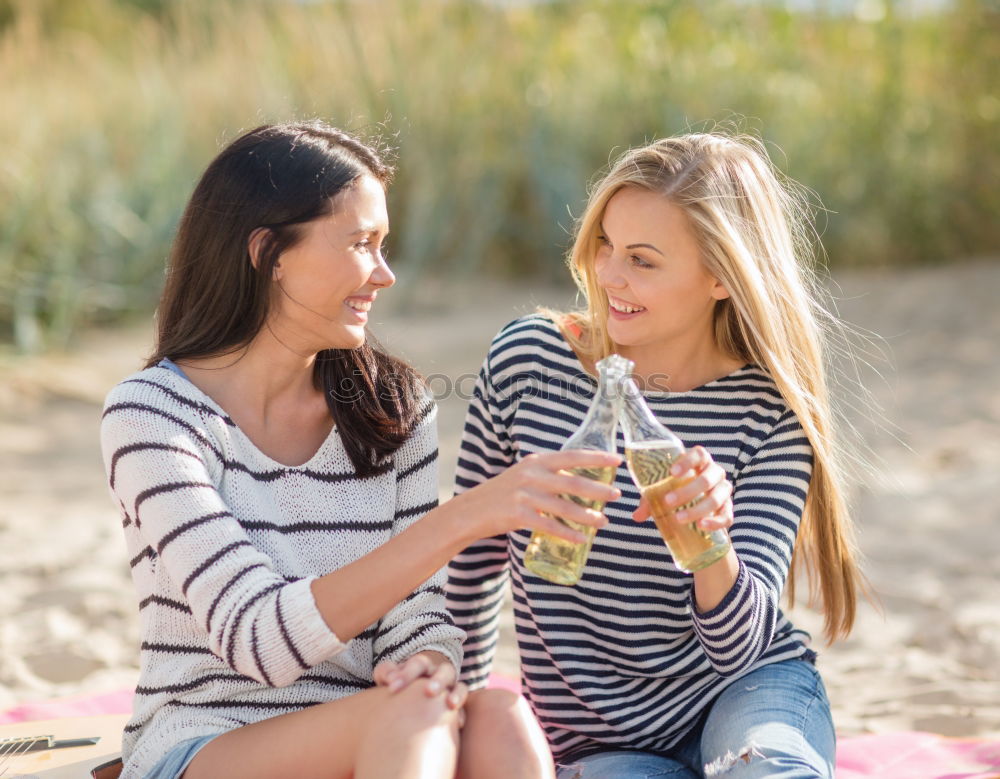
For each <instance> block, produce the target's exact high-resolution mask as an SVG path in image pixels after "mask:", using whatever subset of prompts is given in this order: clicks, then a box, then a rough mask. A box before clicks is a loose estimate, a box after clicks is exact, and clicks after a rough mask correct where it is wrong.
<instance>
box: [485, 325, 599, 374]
mask: <svg viewBox="0 0 1000 779" xmlns="http://www.w3.org/2000/svg"><path fill="white" fill-rule="evenodd" d="M487 362H488V365H489V369H490V373H491V374H492V375H493V376H498V375H502V374H509V373H511V372H515V373H516V372H518V371H521V370H532V369H542V370H546V371H548V370H561V371H568V372H570V373H573V374H575V373H578V372H580V364H579V360H577V358H576V354H575V353H574V352H573V350H572V348H571V347H570V345H569V344H568V343H567V342H566V339H565V338H564V337H563V334H562V333H561V332H560V331H559V327H558V326H557V325H556V323H555V322H553V321H552V320H551V319H550V318H549V317H547V316H545V315H543V314H529V315H527V316H522V317H520V318H518V319H515V320H514V321H512V322H509V323H507V324H506V325H504V327H502V328H501V329H500V331H499V332H498V333H497V334H496V336H494V338H493V342H492V343H491V344H490V351H489V355H488V356H487Z"/></svg>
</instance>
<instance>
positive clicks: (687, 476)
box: [664, 446, 733, 531]
mask: <svg viewBox="0 0 1000 779" xmlns="http://www.w3.org/2000/svg"><path fill="white" fill-rule="evenodd" d="M670 474H671V475H672V476H674V477H675V478H676V479H677V480H678V481H679V482H680V485H679V486H677V487H676V488H675V489H673V490H671V491H670V492H669V493H667V494H666V495H665V496H664V500H665V501H666V502H667V505H668V506H672V507H673V506H677V507H680V508H679V510H678V511H677V513H676V515H675V516H676V519H677V521H678V522H683V523H688V522H694V523H697V525H698V527H700V528H701V529H703V530H707V531H711V530H718V529H720V528H725V527H729V526H730V525H732V523H733V504H732V494H733V485H732V484H731V483H730V481H729V479H728V477H727V476H726V472H725V470H724V469H723V468H722V466H720V465H719V464H718V463H716V462H715V461H714V460H713V459H712V455H710V454H709V453H708V451H707V450H706V449H705V448H704V447H701V446H696V447H694V448H692V449H689V450H688V451H686V452H685V453H684V454H683V455H682V456H681V457H679V458H678V459H677V462H675V463H674V464H673V466H672V467H671V469H670Z"/></svg>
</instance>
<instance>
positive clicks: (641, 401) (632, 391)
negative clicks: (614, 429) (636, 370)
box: [621, 379, 683, 448]
mask: <svg viewBox="0 0 1000 779" xmlns="http://www.w3.org/2000/svg"><path fill="white" fill-rule="evenodd" d="M622 396H623V397H622V411H621V423H622V429H623V432H624V434H625V444H626V446H628V445H629V444H632V443H641V442H644V441H663V442H665V443H669V444H671V445H673V446H676V447H680V448H683V443H682V442H681V440H680V439H679V438H678V437H677V436H676V435H674V434H673V433H672V432H671V431H670V430H669V428H667V427H666V426H665V425H663V424H662V423H661V422H660V421H659V420H658V419H657V418H656V417H655V416H654V415H653V411H652V409H650V407H649V405H648V404H647V403H646V399H645V398H644V397H643V396H642V392H640V391H639V387H638V386H637V385H636V383H635V381H634V380H632V379H628V380H626V381H625V382H624V384H623V386H622Z"/></svg>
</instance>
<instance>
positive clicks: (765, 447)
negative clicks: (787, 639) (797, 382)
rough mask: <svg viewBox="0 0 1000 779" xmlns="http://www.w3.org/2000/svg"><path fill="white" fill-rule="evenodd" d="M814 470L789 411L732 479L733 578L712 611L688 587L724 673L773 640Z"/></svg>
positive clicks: (702, 633) (699, 628) (701, 630)
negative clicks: (704, 608)
mask: <svg viewBox="0 0 1000 779" xmlns="http://www.w3.org/2000/svg"><path fill="white" fill-rule="evenodd" d="M811 472H812V449H811V447H810V445H809V441H808V439H807V438H806V436H805V433H804V432H803V430H802V427H801V425H800V424H799V422H798V420H797V419H796V417H795V415H794V414H793V413H792V412H791V411H788V412H786V413H785V414H783V415H782V416H781V417H780V419H779V420H778V421H777V423H776V424H775V426H774V429H773V430H772V431H771V434H770V436H769V437H768V438H767V439H766V440H765V441H764V443H763V444H762V446H761V447H760V449H758V451H757V452H756V453H755V455H754V456H753V458H752V459H751V460H750V461H749V462H748V463H747V464H746V465H745V466H744V467H743V468H742V469H740V471H739V473H738V475H737V476H736V478H735V479H734V485H733V487H734V489H733V510H734V516H735V520H734V523H733V526H732V528H730V536H731V537H732V541H733V548H734V549H735V551H736V555H737V557H738V559H739V572H738V574H737V577H736V581H735V582H734V583H733V586H732V588H731V589H730V591H729V592H728V593H727V594H726V596H725V597H724V598H723V599H722V601H721V602H720V603H719V604H718V605H717V606H716V607H715V608H713V609H711V610H709V611H706V612H699V611H698V609H697V607H696V605H695V602H694V595H693V590H692V595H691V602H690V606H691V613H692V615H693V617H694V620H693V621H694V628H695V632H696V634H697V636H698V638H699V640H700V641H701V644H702V647H703V648H704V651H705V655H706V656H707V657H708V659H709V662H710V663H711V664H712V667H713V668H714V669H715V671H716V672H717V673H718V674H720V675H721V676H733V675H735V674H738V673H741V672H743V671H745V670H747V669H748V668H749V667H750V666H751V665H752V664H753V663H754V662H755V661H756V660H757V659H758V658H760V656H761V655H762V654H763V653H764V652H765V651H766V650H767V648H768V646H769V645H770V643H771V639H772V638H773V636H774V630H775V625H776V624H777V621H778V619H779V614H780V612H779V610H778V599H779V598H780V596H781V591H782V589H783V588H784V586H785V580H786V578H787V576H788V569H789V565H790V564H791V559H792V550H793V549H794V547H795V536H796V533H797V532H798V527H799V522H800V521H801V518H802V510H803V507H804V506H805V500H806V492H807V490H808V488H809V479H810V476H811Z"/></svg>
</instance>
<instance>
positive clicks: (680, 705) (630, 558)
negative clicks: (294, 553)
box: [448, 315, 812, 761]
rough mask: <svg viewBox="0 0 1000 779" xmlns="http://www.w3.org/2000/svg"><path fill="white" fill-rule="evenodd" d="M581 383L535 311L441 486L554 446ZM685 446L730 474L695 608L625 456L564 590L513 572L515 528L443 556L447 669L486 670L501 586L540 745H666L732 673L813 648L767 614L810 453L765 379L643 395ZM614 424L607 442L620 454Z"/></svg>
mask: <svg viewBox="0 0 1000 779" xmlns="http://www.w3.org/2000/svg"><path fill="white" fill-rule="evenodd" d="M595 389H596V382H595V381H594V380H593V379H592V378H590V377H589V376H588V375H587V374H586V372H585V371H584V369H583V367H582V365H581V364H580V361H579V360H578V359H577V357H576V355H575V354H574V352H573V350H572V348H570V346H569V344H568V343H567V342H566V340H565V339H564V338H563V336H562V334H561V333H560V332H559V330H558V328H557V327H556V326H555V324H554V323H553V322H552V321H551V320H549V319H547V318H545V317H542V316H538V315H533V316H528V317H524V318H522V319H519V320H517V321H515V322H512V323H511V324H509V325H508V326H507V327H505V328H504V329H503V330H501V331H500V333H499V334H498V335H497V337H496V338H495V339H494V341H493V345H492V347H491V348H490V352H489V355H488V356H487V358H486V361H485V363H484V365H483V369H482V371H481V373H480V376H479V381H478V383H477V386H476V390H475V396H474V397H473V399H472V402H471V403H470V406H469V413H468V416H467V417H466V425H465V433H464V436H463V440H462V448H461V453H460V455H459V462H458V471H457V476H456V491H457V492H461V491H463V490H467V489H470V488H471V487H474V486H475V485H477V484H479V483H481V482H483V481H485V480H486V479H489V478H491V477H492V476H495V475H496V474H498V473H500V472H501V471H502V470H503V469H505V468H507V467H508V466H510V465H512V464H513V463H515V462H517V461H518V460H520V459H521V458H523V457H524V456H525V455H527V454H530V453H532V452H544V451H555V450H558V449H559V448H560V447H561V446H562V444H563V442H565V441H566V440H567V439H568V438H569V436H570V435H571V434H572V433H573V431H574V430H575V429H576V428H577V426H578V425H579V424H580V423H581V422H582V420H583V418H584V416H585V414H586V411H587V408H588V407H589V405H590V401H591V399H592V398H593V396H594V392H595ZM646 400H647V402H648V403H649V405H650V407H651V408H652V410H653V412H654V414H655V415H656V417H657V418H658V419H659V420H660V421H661V422H663V423H664V424H666V425H667V426H668V427H669V428H670V429H671V430H673V431H674V432H675V433H676V434H677V435H678V436H680V438H681V439H682V440H683V441H684V443H685V444H686V445H687V446H689V447H690V446H695V445H697V444H701V445H703V446H705V447H706V448H707V449H708V450H709V451H710V452H711V453H712V456H713V458H714V459H715V461H716V462H717V463H719V464H720V465H721V466H722V467H723V468H724V469H725V470H726V472H727V475H728V476H729V479H730V480H731V481H732V482H733V485H734V490H735V491H734V495H733V504H734V510H735V523H734V525H733V527H732V529H731V536H732V540H733V546H734V548H735V550H736V553H737V556H738V557H739V560H740V568H739V573H738V576H737V579H736V582H735V584H734V585H733V587H732V589H731V590H730V592H729V593H728V594H727V595H726V596H725V597H724V598H723V600H722V602H721V603H719V605H718V606H716V607H715V608H714V609H712V610H710V611H708V612H705V613H698V611H697V609H696V608H695V606H694V603H693V599H692V591H693V588H692V577H691V575H690V574H686V573H683V572H681V571H679V570H678V569H677V567H676V566H675V565H674V564H673V560H672V559H671V557H670V553H669V552H668V550H667V548H666V546H665V545H664V543H663V540H662V539H661V538H660V535H659V533H658V532H657V530H656V528H655V527H654V525H653V523H652V522H644V523H641V524H636V523H635V522H634V521H633V520H632V518H631V515H632V512H633V511H634V510H635V509H636V507H637V506H638V503H639V492H638V490H637V489H636V487H635V485H634V484H633V482H632V479H631V478H630V477H629V475H628V471H627V470H626V468H625V466H624V465H622V466H621V467H620V468H619V469H618V473H617V476H616V478H615V486H617V487H618V488H619V489H620V490H621V492H622V497H621V498H620V499H619V500H617V501H614V502H613V503H609V504H607V506H605V514H606V515H607V517H608V519H609V520H610V523H609V524H608V525H607V526H606V527H604V528H602V529H601V530H600V531H598V533H597V536H596V540H595V542H594V546H593V549H592V551H591V553H590V556H589V558H588V561H587V565H586V567H585V569H584V573H583V579H582V580H581V581H580V583H579V584H577V585H576V586H574V587H564V586H561V585H558V584H550V583H548V582H546V581H544V580H542V579H540V578H538V577H537V576H534V575H533V574H531V573H530V572H528V571H527V570H526V569H525V568H524V563H523V560H524V551H525V547H526V546H527V543H528V540H529V539H530V537H531V533H530V532H528V531H519V532H515V533H510V534H509V535H507V536H500V537H497V538H489V539H484V540H482V541H479V542H477V543H475V544H473V545H472V546H470V547H469V548H467V549H466V550H465V551H464V552H463V553H462V554H460V555H459V556H458V557H457V558H456V559H455V560H453V561H452V563H451V566H450V568H449V582H448V605H449V608H450V610H451V612H452V614H453V615H454V616H455V621H456V623H457V624H458V625H459V626H460V627H462V628H464V629H465V630H466V631H467V632H468V638H467V639H466V642H465V657H464V661H463V670H462V678H463V680H464V681H466V682H467V683H468V684H470V686H472V687H478V686H481V685H483V684H485V682H486V678H487V676H488V674H489V670H490V667H491V664H492V660H493V654H494V652H495V649H496V643H497V635H498V617H499V613H500V606H501V602H502V596H503V588H504V586H505V585H506V583H507V581H508V578H509V580H510V582H511V584H512V586H513V594H514V622H515V628H516V631H517V640H518V647H519V650H520V657H521V676H522V686H523V689H524V693H525V695H526V696H527V698H528V700H529V702H530V703H531V705H532V708H533V709H534V711H535V714H536V715H537V717H538V718H539V720H540V722H541V724H542V726H543V727H544V729H545V731H546V734H547V735H548V738H549V742H550V745H551V747H552V749H553V752H554V753H555V755H556V757H557V758H558V759H560V760H564V761H567V760H572V759H576V758H578V757H580V756H582V755H584V754H587V753H589V752H593V751H599V750H601V749H608V748H612V749H644V750H652V751H663V750H668V749H669V748H670V747H671V746H673V745H674V744H676V743H677V742H678V741H679V740H680V739H681V738H682V737H683V736H684V735H685V734H686V733H687V732H688V731H689V730H690V729H691V728H692V727H693V726H694V725H695V724H696V723H697V721H698V718H699V716H700V715H701V714H702V713H703V712H704V711H705V710H706V707H707V706H708V705H709V704H710V703H711V702H712V700H713V699H714V698H715V697H716V696H718V694H719V693H720V692H722V690H723V689H725V687H726V686H727V685H728V684H731V683H732V682H733V680H735V679H737V678H739V677H740V676H742V675H743V674H745V673H747V672H748V671H750V670H752V669H754V668H757V667H759V666H761V665H764V664H767V663H774V662H778V661H780V660H786V659H790V658H795V657H802V656H806V657H812V650H810V649H808V644H809V636H808V634H806V633H804V632H803V631H801V630H797V629H796V628H795V627H794V626H793V625H792V624H791V623H790V622H789V621H788V620H787V619H786V618H785V616H784V615H783V614H782V612H781V610H780V609H779V608H778V598H779V595H780V593H781V590H782V588H783V586H784V583H785V578H786V576H787V574H788V566H789V561H790V558H791V553H792V548H793V546H794V543H795V535H796V532H797V530H798V524H799V519H800V517H801V513H802V507H803V504H804V501H805V495H806V490H807V488H808V485H809V478H810V473H811V463H812V450H811V448H810V446H809V442H808V441H807V440H806V438H805V435H804V434H803V432H802V428H801V427H800V425H799V423H798V421H797V419H796V418H795V416H794V414H792V413H791V412H790V411H789V409H788V407H787V406H786V405H785V403H784V401H783V400H782V398H781V395H780V394H779V393H778V390H777V388H776V387H775V385H774V382H773V381H772V380H771V379H770V377H769V376H768V375H767V374H766V373H765V372H764V371H762V370H760V369H759V368H757V367H755V366H749V365H748V366H745V367H743V368H741V369H740V370H738V371H736V372H734V373H732V374H731V375H729V376H725V377H723V378H721V379H718V380H717V381H713V382H710V383H709V384H706V385H704V386H702V387H698V388H696V389H693V390H690V391H689V392H677V393H671V394H665V393H646ZM621 436H622V434H621V432H620V431H619V433H618V449H619V452H622V451H624V448H623V441H622V437H621Z"/></svg>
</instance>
